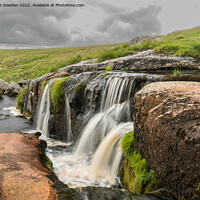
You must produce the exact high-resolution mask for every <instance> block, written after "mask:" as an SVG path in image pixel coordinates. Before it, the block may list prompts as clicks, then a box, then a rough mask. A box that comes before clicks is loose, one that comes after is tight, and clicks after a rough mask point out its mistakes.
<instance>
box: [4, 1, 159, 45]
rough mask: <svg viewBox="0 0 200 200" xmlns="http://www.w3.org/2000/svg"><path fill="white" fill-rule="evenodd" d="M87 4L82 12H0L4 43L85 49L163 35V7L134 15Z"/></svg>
mask: <svg viewBox="0 0 200 200" xmlns="http://www.w3.org/2000/svg"><path fill="white" fill-rule="evenodd" d="M0 1H1V0H0ZM16 1H19V0H16ZM44 1H45V0H44ZM75 1H76V0H73V2H75ZM77 1H78V0H77ZM79 1H80V0H79ZM22 2H23V0H22ZM53 2H54V3H55V1H54V0H48V3H53ZM62 2H65V0H60V3H62ZM65 3H66V2H65ZM79 3H80V2H79ZM84 3H85V4H86V7H84V8H80V9H78V8H55V7H54V8H0V19H1V20H0V43H1V44H27V45H51V46H54V45H55V46H59V45H60V46H64V45H65V46H83V45H95V44H106V43H118V42H124V41H128V40H130V39H131V38H132V37H134V36H137V35H152V34H154V33H155V34H158V33H160V29H161V23H160V22H159V20H158V18H157V16H158V13H159V12H160V7H157V6H148V7H146V8H140V9H139V10H134V11H133V10H130V9H125V8H124V7H121V6H116V5H114V4H110V3H107V2H103V1H100V2H97V1H93V0H84ZM134 9H135V8H134Z"/></svg>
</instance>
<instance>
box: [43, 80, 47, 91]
mask: <svg viewBox="0 0 200 200" xmlns="http://www.w3.org/2000/svg"><path fill="white" fill-rule="evenodd" d="M46 84H47V81H43V82H42V90H44V88H45V86H46Z"/></svg>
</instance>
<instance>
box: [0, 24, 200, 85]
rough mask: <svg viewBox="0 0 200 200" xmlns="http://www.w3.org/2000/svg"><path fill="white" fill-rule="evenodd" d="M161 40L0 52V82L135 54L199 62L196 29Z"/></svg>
mask: <svg viewBox="0 0 200 200" xmlns="http://www.w3.org/2000/svg"><path fill="white" fill-rule="evenodd" d="M161 37H162V38H163V40H159V39H158V40H154V41H149V42H145V43H142V44H139V45H135V46H132V47H129V46H128V44H127V43H123V44H114V45H101V46H90V47H72V48H57V49H26V50H0V78H1V79H3V80H5V81H8V82H10V81H19V80H22V79H24V80H28V79H33V78H37V77H40V76H41V75H43V74H46V73H49V72H54V71H56V70H58V69H59V68H62V67H65V66H67V65H70V64H75V63H78V62H80V61H82V60H86V59H92V58H97V62H102V61H104V60H109V59H113V58H118V57H122V56H126V55H130V54H133V53H136V52H138V51H142V50H147V49H153V51H154V53H164V54H174V55H178V56H192V57H195V58H198V59H200V27H196V28H193V29H189V30H184V31H177V32H174V33H171V34H168V35H166V36H161Z"/></svg>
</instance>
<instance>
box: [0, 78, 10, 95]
mask: <svg viewBox="0 0 200 200" xmlns="http://www.w3.org/2000/svg"><path fill="white" fill-rule="evenodd" d="M7 88H8V83H7V82H6V81H4V80H2V79H0V95H1V94H3V93H4V92H5V91H6V90H7Z"/></svg>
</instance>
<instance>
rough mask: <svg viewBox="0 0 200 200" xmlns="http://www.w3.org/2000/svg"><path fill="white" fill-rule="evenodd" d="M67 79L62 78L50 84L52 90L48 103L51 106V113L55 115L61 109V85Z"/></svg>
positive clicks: (62, 98)
mask: <svg viewBox="0 0 200 200" xmlns="http://www.w3.org/2000/svg"><path fill="white" fill-rule="evenodd" d="M68 79H69V76H68V77H65V78H62V79H61V80H56V81H54V82H53V84H52V88H51V91H50V101H51V103H52V106H53V111H54V112H55V113H56V112H58V111H59V109H60V108H61V105H63V104H64V98H65V97H64V95H65V93H64V89H63V83H64V82H65V81H67V80H68Z"/></svg>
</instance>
